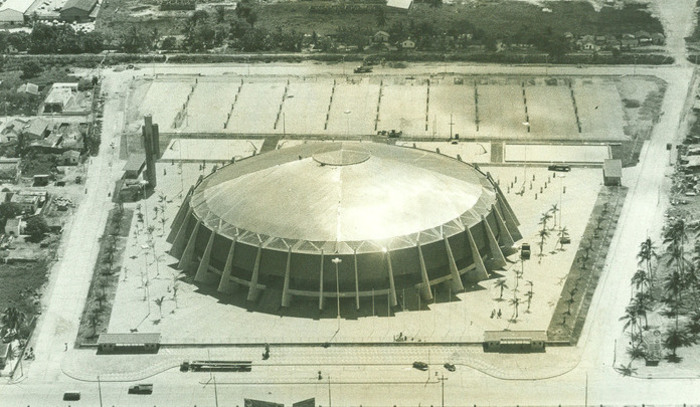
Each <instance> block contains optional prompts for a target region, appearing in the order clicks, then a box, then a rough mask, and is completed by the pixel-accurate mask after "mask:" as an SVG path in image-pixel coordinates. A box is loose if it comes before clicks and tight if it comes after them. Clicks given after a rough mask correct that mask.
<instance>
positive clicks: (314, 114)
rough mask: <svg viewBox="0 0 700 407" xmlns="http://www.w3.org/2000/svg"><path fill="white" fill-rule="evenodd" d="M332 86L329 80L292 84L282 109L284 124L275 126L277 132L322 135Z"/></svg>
mask: <svg viewBox="0 0 700 407" xmlns="http://www.w3.org/2000/svg"><path fill="white" fill-rule="evenodd" d="M332 86H333V83H332V81H331V80H318V81H309V82H292V83H291V84H290V86H289V92H288V95H287V99H285V101H284V106H283V109H282V113H284V116H283V120H284V123H282V124H283V125H282V126H277V130H278V132H279V131H280V130H282V131H285V129H286V132H288V133H304V132H309V133H311V134H320V133H323V125H324V123H325V117H326V113H327V112H328V104H329V103H330V97H331V89H332Z"/></svg>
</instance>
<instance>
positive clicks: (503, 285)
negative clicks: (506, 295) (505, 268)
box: [493, 278, 508, 301]
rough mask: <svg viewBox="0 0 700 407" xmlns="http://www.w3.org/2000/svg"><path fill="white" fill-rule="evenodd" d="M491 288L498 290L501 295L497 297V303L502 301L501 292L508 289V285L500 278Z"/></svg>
mask: <svg viewBox="0 0 700 407" xmlns="http://www.w3.org/2000/svg"><path fill="white" fill-rule="evenodd" d="M493 287H494V288H500V290H501V294H500V296H499V297H498V300H499V301H502V300H503V290H504V289H506V288H508V283H507V282H506V279H505V278H501V279H498V280H496V282H494V283H493Z"/></svg>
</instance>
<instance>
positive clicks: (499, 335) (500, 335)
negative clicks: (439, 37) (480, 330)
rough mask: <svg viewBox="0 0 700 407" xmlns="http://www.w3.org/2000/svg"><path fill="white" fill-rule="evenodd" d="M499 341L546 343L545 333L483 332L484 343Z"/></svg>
mask: <svg viewBox="0 0 700 407" xmlns="http://www.w3.org/2000/svg"><path fill="white" fill-rule="evenodd" d="M501 339H531V340H536V341H537V340H539V341H547V332H545V331H484V341H485V342H492V341H500V340H501Z"/></svg>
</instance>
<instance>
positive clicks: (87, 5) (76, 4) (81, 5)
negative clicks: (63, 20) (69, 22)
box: [61, 0, 97, 12]
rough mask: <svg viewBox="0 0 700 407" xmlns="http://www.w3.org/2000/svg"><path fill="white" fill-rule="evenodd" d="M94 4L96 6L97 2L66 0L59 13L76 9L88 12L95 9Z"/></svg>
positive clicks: (93, 0)
mask: <svg viewBox="0 0 700 407" xmlns="http://www.w3.org/2000/svg"><path fill="white" fill-rule="evenodd" d="M95 4H97V0H68V1H67V2H66V4H64V5H63V8H61V11H65V10H68V9H71V8H77V9H78V10H83V11H86V12H90V11H91V10H92V8H93V7H95Z"/></svg>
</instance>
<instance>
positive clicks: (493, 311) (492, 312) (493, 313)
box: [491, 309, 496, 319]
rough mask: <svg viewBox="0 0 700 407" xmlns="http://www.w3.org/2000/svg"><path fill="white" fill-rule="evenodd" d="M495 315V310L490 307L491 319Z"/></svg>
mask: <svg viewBox="0 0 700 407" xmlns="http://www.w3.org/2000/svg"><path fill="white" fill-rule="evenodd" d="M495 316H496V310H495V309H492V310H491V319H493V317H495Z"/></svg>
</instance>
